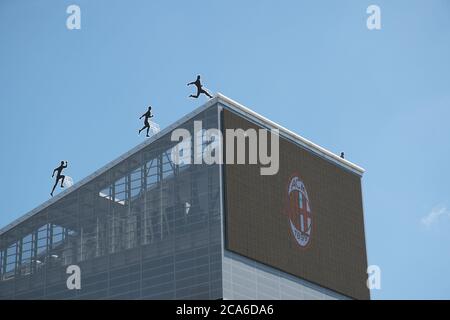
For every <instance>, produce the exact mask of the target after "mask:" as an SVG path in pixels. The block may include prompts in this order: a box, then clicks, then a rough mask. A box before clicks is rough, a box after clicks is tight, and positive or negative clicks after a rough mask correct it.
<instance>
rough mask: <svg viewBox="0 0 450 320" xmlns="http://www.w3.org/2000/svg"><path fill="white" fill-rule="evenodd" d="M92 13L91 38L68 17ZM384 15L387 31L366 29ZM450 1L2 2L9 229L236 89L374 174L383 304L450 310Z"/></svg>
mask: <svg viewBox="0 0 450 320" xmlns="http://www.w3.org/2000/svg"><path fill="white" fill-rule="evenodd" d="M70 4H77V5H79V6H80V7H81V30H72V31H70V30H68V29H67V28H66V18H67V16H68V15H67V14H66V8H67V6H69V5H70ZM371 4H376V5H379V6H380V8H381V19H382V29H381V30H379V31H369V30H368V29H367V28H366V19H367V16H368V15H367V14H366V8H367V7H368V6H369V5H371ZM449 39H450V1H448V0H429V1H423V0H413V1H411V0H408V1H407V0H403V1H401V0H397V1H381V0H371V1H365V0H352V1H344V0H342V1H331V0H330V1H317V0H314V1H312V0H310V1H298V0H292V1H265V0H264V1H262V0H258V1H256V0H255V1H245V2H244V1H237V0H227V1H224V0H222V1H207V0H204V1H190V2H187V1H144V0H133V1H113V0H109V1H104V0H96V1H87V0H83V1H65V0H60V1H50V0H40V1H23V0H1V1H0V110H1V116H0V146H1V157H0V177H1V178H2V188H1V190H2V197H3V201H1V202H0V226H4V225H6V224H7V223H9V222H11V221H12V220H14V219H15V218H18V217H20V216H21V215H22V214H24V213H26V212H28V211H29V210H31V209H33V208H34V207H36V206H37V205H39V204H41V203H42V202H44V201H45V200H47V199H48V198H49V192H50V189H51V187H52V179H51V173H52V170H53V168H54V167H55V166H56V165H57V164H58V163H59V161H60V160H62V159H67V160H69V168H68V169H67V174H68V175H70V176H71V177H73V178H74V180H75V181H78V180H80V179H82V178H83V177H85V176H87V175H88V174H90V173H92V172H93V171H95V170H96V169H98V168H100V167H101V166H103V165H104V164H106V163H108V162H109V161H110V160H112V159H115V158H116V157H117V156H119V155H121V154H122V153H124V152H126V151H128V150H129V149H131V148H132V147H133V146H135V145H137V144H138V143H139V142H141V141H142V139H144V137H143V136H141V137H138V136H137V130H138V129H139V128H140V126H141V124H142V123H141V122H140V121H139V120H138V118H139V116H140V115H141V114H142V113H143V112H144V111H145V107H146V106H147V105H148V104H152V105H153V106H154V113H155V114H156V118H155V120H156V121H157V122H158V123H159V124H160V125H161V127H165V126H167V125H169V124H171V123H172V122H174V121H176V120H178V119H179V118H180V117H182V116H183V115H185V114H186V113H187V112H189V111H191V110H193V109H194V108H195V107H197V106H199V105H200V104H201V103H202V102H204V101H205V100H204V99H201V100H200V101H195V100H189V99H188V98H187V96H188V95H189V94H191V93H192V90H193V88H188V87H186V83H187V82H188V81H192V80H194V79H195V75H196V74H197V73H200V74H201V75H202V77H203V79H204V82H205V84H206V87H208V88H209V89H210V90H211V91H213V92H217V91H220V92H222V93H223V94H225V95H227V96H229V97H231V98H233V99H234V100H237V101H239V102H241V103H243V104H244V105H246V106H248V107H250V108H252V109H254V110H255V111H257V112H258V113H261V114H262V115H264V116H266V117H268V118H270V119H272V120H274V121H276V122H278V123H280V124H281V125H283V126H285V127H287V128H289V129H291V130H293V131H295V132H297V133H299V134H301V135H302V136H304V137H306V138H308V139H310V140H312V141H314V142H316V143H318V144H320V145H322V146H323V147H325V148H327V149H329V150H331V151H333V152H336V153H339V152H340V151H342V150H344V151H345V153H346V156H347V159H349V160H350V161H353V162H355V163H357V164H358V165H360V166H362V167H364V168H365V169H366V170H367V172H366V174H365V176H364V178H363V191H364V207H365V223H366V239H367V247H368V258H369V264H376V265H379V266H380V267H381V271H382V279H381V287H382V288H381V290H375V291H372V297H373V298H375V299H391V298H400V299H420V298H424V299H432V298H437V299H442V298H446V299H450V275H449V273H448V270H450V250H449V244H450V232H449V230H450V185H449V181H450V169H449V166H448V163H449V158H450V146H449V142H450V126H449V120H450V41H449Z"/></svg>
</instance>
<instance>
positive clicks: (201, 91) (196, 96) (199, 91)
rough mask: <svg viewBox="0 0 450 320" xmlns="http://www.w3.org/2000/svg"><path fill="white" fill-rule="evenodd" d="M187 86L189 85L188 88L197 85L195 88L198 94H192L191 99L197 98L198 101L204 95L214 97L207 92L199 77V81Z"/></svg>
mask: <svg viewBox="0 0 450 320" xmlns="http://www.w3.org/2000/svg"><path fill="white" fill-rule="evenodd" d="M187 85H188V86H190V85H195V86H196V87H197V94H196V95H193V94H191V95H190V96H189V97H190V98H196V99H197V98H198V97H199V96H200V95H201V94H202V93H203V94H205V95H207V96H208V97H210V98H212V95H210V94H209V92H208V91H206V90H205V89H204V88H203V85H202V83H201V82H200V76H197V80H195V81H193V82H189V83H188V84H187Z"/></svg>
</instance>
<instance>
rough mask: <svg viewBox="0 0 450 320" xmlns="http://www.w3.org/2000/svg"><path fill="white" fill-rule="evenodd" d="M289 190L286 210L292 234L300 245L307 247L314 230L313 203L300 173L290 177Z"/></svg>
mask: <svg viewBox="0 0 450 320" xmlns="http://www.w3.org/2000/svg"><path fill="white" fill-rule="evenodd" d="M287 191H288V199H287V208H286V212H287V214H288V217H289V225H290V227H291V231H292V235H293V236H294V238H295V240H296V241H297V243H298V245H299V246H300V247H306V246H307V245H308V243H309V241H310V238H311V230H312V215H311V205H310V203H309V198H308V192H307V191H306V187H305V184H304V183H303V181H302V180H301V179H300V178H299V177H298V175H293V176H292V177H291V178H290V179H289V185H288V190H287Z"/></svg>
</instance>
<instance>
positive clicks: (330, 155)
mask: <svg viewBox="0 0 450 320" xmlns="http://www.w3.org/2000/svg"><path fill="white" fill-rule="evenodd" d="M218 102H221V103H222V104H225V105H227V106H229V107H231V108H233V109H237V110H240V111H241V112H244V113H247V114H249V115H251V116H253V117H255V118H256V119H258V120H259V121H261V122H263V123H266V124H268V125H269V126H271V127H274V128H277V129H279V130H280V131H281V132H282V133H284V134H286V135H288V136H290V137H291V138H292V139H294V140H296V141H298V142H299V143H301V144H302V145H304V146H306V147H307V148H309V149H311V150H313V151H315V152H318V153H319V154H321V155H323V156H325V157H326V158H328V159H330V160H331V161H333V162H335V163H337V164H340V165H341V166H343V167H345V168H348V169H350V170H351V171H352V172H355V173H357V174H359V175H361V176H362V174H363V173H364V169H363V168H361V167H359V166H357V165H356V164H353V163H352V162H350V161H348V160H345V159H342V158H341V157H339V156H337V155H335V154H334V153H332V152H331V151H328V150H326V149H325V148H322V147H320V146H318V145H316V144H315V143H313V142H311V141H309V140H307V139H305V138H303V137H301V136H299V135H298V134H296V133H294V132H292V131H290V130H288V129H286V128H284V127H283V126H280V125H279V124H277V123H275V122H273V121H271V120H269V119H267V118H265V117H263V116H262V115H260V114H258V113H256V112H254V111H253V110H251V109H249V108H247V107H245V106H243V105H242V104H240V103H238V102H236V101H234V100H232V99H230V98H228V97H226V96H225V95H223V94H221V93H217V94H216V95H215V96H214V98H212V99H210V100H208V101H207V102H206V103H204V104H203V105H201V106H200V107H198V108H196V109H195V110H193V111H191V112H190V113H188V114H186V115H185V116H184V117H182V118H181V119H179V120H178V121H176V122H174V123H172V124H171V125H169V126H168V127H166V128H164V129H163V130H161V131H160V132H158V133H157V134H155V135H153V136H151V137H150V138H149V139H147V140H146V141H144V142H142V143H140V144H138V145H137V146H136V147H134V148H132V149H131V150H129V151H128V152H126V153H124V154H122V155H121V156H119V157H118V158H116V159H115V160H113V161H111V162H109V163H108V164H106V165H105V166H103V167H102V168H100V169H98V170H96V171H94V172H93V173H92V174H90V175H88V176H87V177H85V178H84V179H82V180H80V181H79V182H77V183H75V184H74V185H73V186H72V187H70V188H68V189H66V190H64V191H63V192H61V193H59V194H57V195H56V196H54V197H53V198H51V199H49V200H47V201H45V202H44V203H42V204H41V205H39V206H37V207H36V208H34V209H33V210H31V211H29V212H28V213H26V214H24V215H23V216H21V217H19V218H17V219H16V220H14V221H12V222H11V223H9V224H7V225H6V226H4V227H3V228H0V235H2V234H4V233H6V232H7V231H9V230H11V229H12V228H14V227H15V226H17V225H18V224H20V223H21V222H23V221H25V220H26V219H28V218H30V217H32V216H33V215H34V214H36V213H38V212H40V211H41V210H44V209H45V208H47V207H49V206H50V205H52V204H53V203H55V202H56V201H58V200H59V199H61V198H62V197H65V196H67V195H68V194H70V193H72V192H74V191H75V190H78V189H79V188H81V187H82V186H84V185H85V184H86V183H88V182H89V181H91V180H93V179H95V178H96V177H98V176H100V175H101V174H103V173H104V172H106V171H107V170H109V169H111V168H112V167H114V166H116V165H117V164H119V163H120V162H122V161H123V160H125V159H126V158H128V157H130V156H131V155H133V154H134V153H136V152H138V151H140V150H142V149H144V148H145V147H147V146H148V145H149V144H151V143H152V142H154V141H156V140H157V139H159V138H160V137H162V136H163V135H165V134H166V133H168V132H170V131H171V130H173V129H174V128H176V127H177V126H179V125H180V124H182V123H184V122H186V121H188V120H190V119H192V118H193V117H195V116H196V115H197V114H199V113H200V112H202V111H204V110H206V109H208V108H209V107H211V106H213V105H214V104H216V103H218Z"/></svg>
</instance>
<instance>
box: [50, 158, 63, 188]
mask: <svg viewBox="0 0 450 320" xmlns="http://www.w3.org/2000/svg"><path fill="white" fill-rule="evenodd" d="M65 168H67V161H66V164H64V161H61V165H60V166H59V167H58V168H55V170H53V174H52V178H53V177H54V176H55V172H56V181H55V185H54V186H53V189H52V192H51V193H50V195H51V196H52V197H53V192H54V191H55V188H56V186H57V185H58V181H59V180H61V188H64V185H63V183H64V178H65V177H66V176H65V175H62V174H61V172H62V171H63V169H65Z"/></svg>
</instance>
